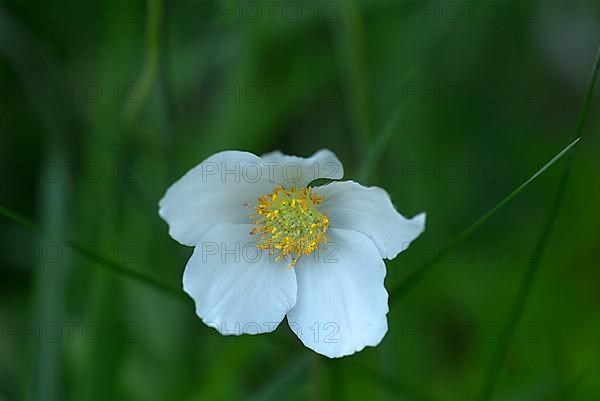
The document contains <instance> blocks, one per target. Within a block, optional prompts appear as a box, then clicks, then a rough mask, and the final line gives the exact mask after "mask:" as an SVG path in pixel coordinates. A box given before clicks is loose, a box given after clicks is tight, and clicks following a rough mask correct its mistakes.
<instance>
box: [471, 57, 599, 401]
mask: <svg viewBox="0 0 600 401" xmlns="http://www.w3.org/2000/svg"><path fill="white" fill-rule="evenodd" d="M599 68H600V47H599V48H598V54H597V56H596V62H595V63H594V67H593V69H592V75H591V78H590V82H589V85H588V88H587V91H586V95H585V99H584V103H583V110H582V111H581V114H580V116H579V120H578V122H577V128H576V129H575V137H576V138H581V135H582V132H583V127H584V126H585V122H586V120H587V116H588V113H589V109H590V105H591V102H592V96H593V93H594V88H595V86H596V79H597V77H598V69H599ZM572 165H573V157H570V158H569V160H568V162H567V165H566V166H565V169H564V171H563V174H562V177H561V180H560V183H559V186H558V189H557V191H556V195H555V196H554V200H553V202H552V207H551V208H550V211H549V212H548V216H547V217H546V221H545V222H544V226H543V227H542V232H541V233H540V239H539V240H538V242H537V246H536V248H535V249H534V252H533V257H532V259H531V263H530V264H529V266H528V268H527V271H526V272H525V276H524V277H523V281H522V282H521V286H520V287H519V291H518V293H517V296H516V298H515V301H514V304H513V306H512V309H511V312H510V315H509V317H508V319H507V321H506V324H505V326H504V327H505V328H506V329H507V330H509V331H510V330H514V328H515V327H516V325H517V324H518V322H519V320H520V319H521V316H522V314H523V311H524V309H525V304H526V303H527V299H528V298H529V293H530V292H531V289H532V288H533V284H534V282H535V278H536V276H537V272H538V271H539V267H540V264H541V261H542V257H543V255H544V252H545V250H546V248H547V245H548V241H549V239H550V237H551V235H552V231H553V229H554V224H555V222H556V216H558V213H559V211H560V204H561V202H562V199H563V197H564V194H565V190H566V187H567V182H568V180H569V175H570V173H571V167H572ZM504 337H505V338H501V339H500V341H499V342H498V345H497V347H496V350H495V351H494V354H493V356H492V360H491V362H490V365H489V367H488V369H487V371H486V376H485V377H486V378H485V383H484V386H483V390H482V394H481V400H482V401H485V400H489V399H490V397H491V396H492V393H493V391H494V387H495V385H496V382H497V381H498V377H499V375H500V371H501V369H502V366H503V364H504V360H505V358H506V352H507V350H508V345H509V344H508V341H509V339H508V337H509V336H504Z"/></svg>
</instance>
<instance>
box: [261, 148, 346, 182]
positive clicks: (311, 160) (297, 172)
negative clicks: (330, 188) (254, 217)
mask: <svg viewBox="0 0 600 401" xmlns="http://www.w3.org/2000/svg"><path fill="white" fill-rule="evenodd" d="M261 157H262V158H263V159H264V160H265V161H266V162H270V163H273V168H274V169H273V171H274V172H275V177H276V181H278V183H279V185H283V186H284V187H286V188H287V187H290V186H292V185H295V186H296V187H306V186H308V184H309V183H310V182H311V181H314V180H316V179H317V178H329V179H332V180H339V179H341V178H342V177H344V166H343V165H342V162H340V160H339V159H338V158H337V156H336V155H335V154H334V153H333V152H332V151H330V150H329V149H321V150H319V151H318V152H316V153H315V154H313V155H312V156H310V157H308V158H303V157H298V156H288V155H284V154H283V153H281V152H280V151H275V152H271V153H266V154H264V155H262V156H261Z"/></svg>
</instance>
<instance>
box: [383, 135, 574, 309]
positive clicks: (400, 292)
mask: <svg viewBox="0 0 600 401" xmlns="http://www.w3.org/2000/svg"><path fill="white" fill-rule="evenodd" d="M578 142H579V138H576V139H575V140H573V141H572V142H571V143H569V144H568V145H567V146H566V147H565V148H564V149H563V150H561V151H560V152H559V153H558V154H557V155H556V156H554V157H553V158H552V159H551V160H550V161H549V162H548V163H546V164H544V166H542V168H540V169H539V170H538V171H536V172H535V174H533V175H532V176H531V177H529V178H528V179H527V181H525V182H524V183H522V184H521V185H519V186H518V187H517V188H516V189H515V190H514V191H512V192H511V193H510V194H508V196H507V197H506V198H504V199H502V200H501V201H500V203H498V204H497V205H496V206H494V207H493V208H492V209H490V210H489V211H488V212H487V213H486V214H484V215H483V216H481V217H480V218H479V219H477V220H476V221H475V222H474V223H473V224H471V225H470V226H469V227H467V228H466V229H465V230H464V231H463V232H461V233H460V234H458V235H457V236H456V237H455V238H454V240H452V241H450V242H449V243H448V244H447V245H446V246H445V247H444V248H443V249H442V250H441V251H440V252H439V253H438V254H437V255H435V256H434V257H433V258H431V259H430V260H428V261H426V262H425V263H424V264H423V265H421V267H419V268H418V269H417V270H416V271H414V272H413V273H412V274H411V275H410V276H408V277H407V278H406V279H405V280H404V281H403V282H401V283H400V284H399V285H398V286H397V287H396V288H394V289H393V290H391V291H390V299H389V303H390V307H391V306H393V305H394V303H396V302H397V301H398V300H400V299H401V298H402V297H403V296H404V295H406V294H407V293H408V292H409V291H410V290H411V289H412V288H413V287H415V286H416V285H417V284H418V283H419V282H420V281H421V280H422V279H423V278H424V277H425V275H426V274H427V273H428V272H429V270H431V268H432V267H433V266H435V264H436V263H437V262H439V261H440V260H441V259H442V258H443V257H444V256H445V255H446V254H447V253H448V252H449V251H450V250H452V248H453V247H454V246H456V245H458V244H460V243H462V242H463V241H464V240H465V239H467V238H468V237H469V236H470V235H471V234H472V233H473V231H475V230H476V229H477V228H479V226H481V225H482V224H483V223H485V222H486V221H488V220H489V219H490V218H491V217H492V216H493V215H495V214H496V213H497V212H498V211H499V210H500V209H502V208H503V207H504V206H506V204H508V203H509V202H510V201H511V200H512V199H513V198H515V197H516V196H517V195H518V194H520V193H521V192H522V191H523V190H524V189H525V188H526V187H527V186H528V185H529V184H531V183H532V182H533V181H534V180H535V179H536V178H538V177H539V176H540V175H541V174H543V173H544V172H545V171H546V170H548V169H549V168H550V167H551V166H552V165H553V164H554V163H556V162H557V161H559V160H560V159H561V158H562V157H563V156H564V155H566V154H567V153H568V152H569V151H570V150H571V149H572V148H573V147H574V146H575V145H577V143H578Z"/></svg>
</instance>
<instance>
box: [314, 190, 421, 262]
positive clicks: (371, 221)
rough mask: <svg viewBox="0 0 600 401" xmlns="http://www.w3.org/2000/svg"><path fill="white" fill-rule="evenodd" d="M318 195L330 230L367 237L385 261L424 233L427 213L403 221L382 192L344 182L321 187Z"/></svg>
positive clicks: (320, 208)
mask: <svg viewBox="0 0 600 401" xmlns="http://www.w3.org/2000/svg"><path fill="white" fill-rule="evenodd" d="M316 192H317V193H318V194H319V195H325V200H324V201H323V203H321V204H320V205H319V210H321V211H323V212H325V213H327V216H328V217H329V224H330V227H337V228H345V229H349V230H355V231H360V232H361V233H363V234H366V235H367V236H368V237H369V238H371V240H372V241H373V242H374V243H375V245H376V246H377V249H379V253H380V254H381V257H383V258H386V259H394V258H395V257H396V256H398V254H399V253H400V252H402V251H404V250H405V249H406V248H408V246H409V245H410V243H411V242H412V241H413V240H414V239H416V238H417V237H418V236H419V235H420V234H421V233H422V232H423V230H424V229H425V213H421V214H418V215H416V216H414V217H413V218H412V219H407V218H405V217H403V216H402V215H401V214H400V213H398V212H397V211H396V209H395V208H394V205H393V204H392V201H391V199H390V196H389V195H388V193H387V192H386V191H385V190H383V189H381V188H378V187H363V186H362V185H360V184H358V183H356V182H354V181H344V182H332V183H330V184H327V185H324V186H322V187H318V188H316Z"/></svg>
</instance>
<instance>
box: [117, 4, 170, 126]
mask: <svg viewBox="0 0 600 401" xmlns="http://www.w3.org/2000/svg"><path fill="white" fill-rule="evenodd" d="M147 6H148V9H147V10H148V11H147V25H146V61H145V63H144V67H143V69H142V72H141V74H140V78H139V80H138V87H139V92H138V99H137V101H136V102H131V103H127V104H126V107H125V110H124V112H125V121H126V123H127V124H126V125H127V126H129V125H130V124H131V123H132V122H133V121H134V120H135V117H136V115H137V113H138V112H139V110H140V108H141V107H142V105H143V104H144V101H145V100H146V98H147V97H148V94H149V93H150V90H151V89H152V87H153V86H154V83H155V82H156V78H157V76H158V70H159V68H160V49H161V30H162V18H163V15H162V11H163V4H162V0H147Z"/></svg>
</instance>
